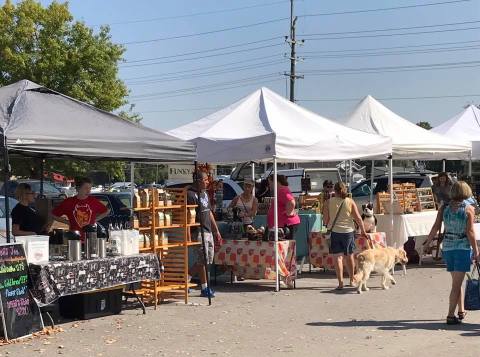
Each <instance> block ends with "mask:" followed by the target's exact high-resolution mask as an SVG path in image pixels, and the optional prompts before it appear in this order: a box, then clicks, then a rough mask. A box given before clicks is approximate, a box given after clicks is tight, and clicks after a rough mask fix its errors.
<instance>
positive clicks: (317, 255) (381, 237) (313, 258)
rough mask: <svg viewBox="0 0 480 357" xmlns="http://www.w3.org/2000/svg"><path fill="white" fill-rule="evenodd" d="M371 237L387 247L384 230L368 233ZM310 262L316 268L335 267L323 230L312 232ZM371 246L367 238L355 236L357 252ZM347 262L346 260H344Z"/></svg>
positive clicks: (376, 242) (373, 240)
mask: <svg viewBox="0 0 480 357" xmlns="http://www.w3.org/2000/svg"><path fill="white" fill-rule="evenodd" d="M368 237H369V239H370V240H371V241H372V242H374V243H375V244H378V245H380V246H383V247H386V246H387V245H386V235H385V233H384V232H376V233H368ZM309 245H310V255H309V258H310V264H311V265H312V266H314V267H316V268H324V269H335V265H334V255H333V254H330V252H329V248H328V242H327V240H326V238H325V236H324V234H323V233H322V232H312V233H310V239H309ZM368 248H369V242H368V241H367V238H365V237H360V236H357V237H356V238H355V252H360V251H362V250H365V249H368ZM344 264H345V260H344Z"/></svg>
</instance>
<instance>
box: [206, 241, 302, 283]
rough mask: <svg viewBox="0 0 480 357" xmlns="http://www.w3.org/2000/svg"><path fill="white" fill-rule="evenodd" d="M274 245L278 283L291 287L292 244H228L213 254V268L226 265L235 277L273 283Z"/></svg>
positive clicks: (293, 276)
mask: <svg viewBox="0 0 480 357" xmlns="http://www.w3.org/2000/svg"><path fill="white" fill-rule="evenodd" d="M275 244H276V245H277V247H278V264H279V274H280V279H281V280H282V281H283V282H285V284H287V286H289V287H293V286H294V282H295V279H296V274H297V264H296V259H295V255H296V252H295V250H296V243H295V241H293V240H285V241H279V242H277V243H275V242H263V241H256V242H253V241H248V240H230V241H225V242H224V244H223V245H222V246H221V247H220V249H219V250H218V251H217V252H215V264H217V265H226V266H228V267H231V268H232V269H233V272H234V274H235V275H237V276H238V277H244V278H247V279H269V280H275V278H276V274H275Z"/></svg>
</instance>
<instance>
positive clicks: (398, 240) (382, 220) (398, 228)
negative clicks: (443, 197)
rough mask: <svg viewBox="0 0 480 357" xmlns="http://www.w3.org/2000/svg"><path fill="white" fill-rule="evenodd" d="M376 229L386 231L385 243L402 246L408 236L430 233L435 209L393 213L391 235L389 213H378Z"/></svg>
mask: <svg viewBox="0 0 480 357" xmlns="http://www.w3.org/2000/svg"><path fill="white" fill-rule="evenodd" d="M376 217H377V231H379V232H386V233H387V244H388V245H389V246H394V245H396V247H397V248H400V247H403V244H404V243H405V242H406V241H407V240H408V237H416V236H424V235H428V234H429V233H430V230H431V229H432V226H433V224H434V223H435V219H436V217H437V211H426V212H419V213H412V214H402V215H398V214H395V215H393V237H392V236H391V235H392V234H391V226H390V215H389V214H378V215H376Z"/></svg>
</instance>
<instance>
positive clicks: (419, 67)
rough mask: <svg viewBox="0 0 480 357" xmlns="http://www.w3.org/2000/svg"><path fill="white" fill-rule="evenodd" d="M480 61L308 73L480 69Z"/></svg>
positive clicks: (326, 74) (307, 72)
mask: <svg viewBox="0 0 480 357" xmlns="http://www.w3.org/2000/svg"><path fill="white" fill-rule="evenodd" d="M479 66H480V61H469V62H450V63H434V64H428V65H409V66H388V67H364V68H343V69H324V70H310V71H308V70H307V71H305V72H302V73H306V74H308V75H310V76H336V75H345V74H366V73H387V72H412V71H423V70H443V69H459V68H472V67H479Z"/></svg>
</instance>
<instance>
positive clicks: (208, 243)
mask: <svg viewBox="0 0 480 357" xmlns="http://www.w3.org/2000/svg"><path fill="white" fill-rule="evenodd" d="M203 236H204V238H205V245H204V249H205V252H206V253H207V264H213V255H214V254H215V243H214V241H213V234H212V233H210V232H203ZM193 240H194V241H196V242H201V241H202V235H201V233H200V232H199V233H198V235H197V238H196V239H195V238H194V239H193ZM193 250H194V252H193V253H194V254H195V263H198V264H201V265H203V264H204V260H203V259H204V258H203V250H202V245H201V244H200V245H197V246H194V247H193Z"/></svg>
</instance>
